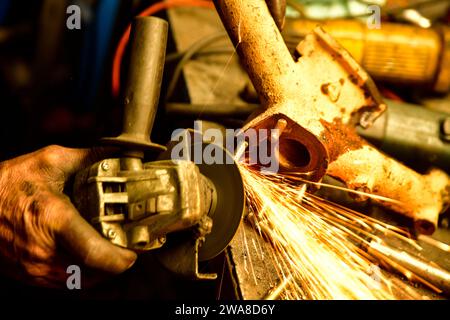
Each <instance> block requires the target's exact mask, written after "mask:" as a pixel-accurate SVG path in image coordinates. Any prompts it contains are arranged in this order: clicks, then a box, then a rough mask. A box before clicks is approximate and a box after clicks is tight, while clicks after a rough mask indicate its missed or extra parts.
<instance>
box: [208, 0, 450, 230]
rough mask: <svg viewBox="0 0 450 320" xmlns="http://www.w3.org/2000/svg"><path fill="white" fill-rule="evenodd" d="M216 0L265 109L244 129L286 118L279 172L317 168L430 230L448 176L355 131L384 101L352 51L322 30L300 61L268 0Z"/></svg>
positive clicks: (305, 44) (316, 174) (444, 198)
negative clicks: (409, 162)
mask: <svg viewBox="0 0 450 320" xmlns="http://www.w3.org/2000/svg"><path fill="white" fill-rule="evenodd" d="M214 3H215V5H216V8H217V11H218V12H219V15H220V17H221V19H222V22H223V24H224V26H225V28H226V29H227V31H228V34H229V35H230V38H231V39H232V41H233V43H234V45H235V46H236V48H237V52H238V54H239V56H240V58H241V60H242V63H243V65H244V66H245V68H246V69H247V72H248V74H249V76H250V79H251V80H252V82H253V85H254V86H255V89H256V91H257V92H258V94H259V96H260V99H261V103H262V105H263V107H264V109H265V110H264V111H263V112H262V113H260V114H257V115H254V116H253V117H252V118H251V119H250V120H249V122H248V123H247V124H246V125H245V126H244V128H243V129H244V130H246V129H249V128H255V129H259V128H264V129H272V128H275V127H276V125H277V123H279V120H280V119H283V120H285V121H286V123H287V125H286V127H285V128H284V130H283V133H282V134H281V136H280V141H279V143H280V168H281V170H287V171H296V172H303V173H308V172H311V173H312V174H311V175H310V179H312V180H316V181H317V180H320V179H321V178H322V177H323V175H324V174H325V173H326V172H327V173H328V174H330V175H331V176H334V177H337V178H339V179H340V180H342V181H344V182H345V183H346V184H347V185H348V186H349V187H350V188H355V189H362V190H364V191H367V192H368V193H373V194H376V195H381V196H384V197H387V198H391V199H393V200H396V202H395V203H393V202H383V204H384V205H386V206H389V207H390V208H391V209H393V210H395V211H397V212H399V213H402V214H404V215H407V216H409V217H411V218H412V219H413V220H414V221H415V222H416V226H417V229H418V231H419V232H421V233H426V234H430V233H432V232H433V231H434V229H435V228H436V224H437V220H438V216H439V213H440V211H441V210H442V209H443V207H444V205H445V203H447V202H448V185H449V178H448V176H447V175H446V174H445V173H443V172H442V171H438V170H435V171H433V172H432V173H431V174H430V175H428V176H422V175H420V174H418V173H416V172H415V171H413V170H411V169H409V168H407V167H406V166H404V165H402V164H400V163H398V162H396V161H395V160H393V159H391V158H389V157H387V156H385V155H384V154H381V153H380V152H379V151H378V150H376V149H375V148H374V147H372V146H370V145H369V144H368V143H367V142H366V141H365V140H363V139H361V138H360V137H359V136H358V135H357V134H356V132H355V128H354V127H353V126H354V125H356V124H359V125H361V126H363V127H368V126H370V125H371V124H372V122H373V121H374V120H375V119H376V118H377V117H378V116H379V115H380V114H381V113H382V112H383V111H384V110H385V108H386V105H385V104H384V103H383V102H382V100H381V99H380V95H379V93H378V91H377V89H376V87H375V85H374V83H373V81H372V80H371V78H370V77H369V76H368V75H367V73H366V72H365V71H364V70H362V69H361V67H360V66H359V65H358V64H357V63H356V62H355V60H354V59H353V58H352V57H351V56H350V55H349V54H348V52H347V51H345V50H344V49H343V48H342V47H341V46H340V45H339V44H338V43H337V42H336V41H334V40H333V39H332V38H331V37H330V36H329V35H328V34H326V33H325V32H324V31H323V30H322V29H321V28H316V29H314V30H313V31H312V33H310V34H308V35H307V36H306V37H305V40H304V41H302V42H301V43H300V44H299V46H298V47H297V53H298V56H299V58H298V59H294V57H292V56H291V54H290V53H289V50H288V48H287V47H286V45H285V43H284V41H283V38H282V36H281V34H280V32H279V30H278V28H277V26H276V24H275V22H274V21H273V19H272V18H271V15H270V12H269V9H268V7H267V5H266V3H265V1H264V0H245V1H241V0H215V1H214Z"/></svg>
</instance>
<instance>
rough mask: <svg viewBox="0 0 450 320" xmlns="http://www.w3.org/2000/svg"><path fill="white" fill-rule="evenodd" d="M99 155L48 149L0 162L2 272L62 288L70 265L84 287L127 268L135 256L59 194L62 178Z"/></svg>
mask: <svg viewBox="0 0 450 320" xmlns="http://www.w3.org/2000/svg"><path fill="white" fill-rule="evenodd" d="M105 152H106V151H105V150H104V149H69V148H63V147H59V146H49V147H46V148H43V149H41V150H38V151H36V152H33V153H30V154H27V155H23V156H20V157H18V158H15V159H11V160H8V161H4V162H2V163H0V272H1V273H2V274H4V275H7V276H10V277H12V278H14V279H16V280H20V281H21V282H24V283H27V284H32V285H40V286H46V287H59V288H65V287H66V281H67V278H68V276H70V274H68V273H66V270H67V267H68V266H69V265H72V264H76V265H78V266H80V268H81V276H82V277H81V279H82V285H84V286H91V285H92V284H94V283H96V282H97V281H98V280H99V279H103V278H105V277H106V276H108V275H110V274H118V273H121V272H123V271H125V270H127V269H128V268H130V267H131V265H132V264H133V263H134V261H135V260H136V254H135V253H134V252H132V251H129V250H126V249H122V248H119V247H117V246H114V245H113V244H111V243H110V242H108V241H107V240H105V239H103V238H102V237H101V235H100V234H99V233H98V232H97V231H96V230H95V229H94V228H93V227H92V226H90V225H89V223H88V222H86V221H85V220H84V219H83V218H82V217H81V215H80V213H79V212H78V211H77V210H76V209H75V207H74V206H73V205H72V203H71V202H70V200H69V198H68V197H67V196H66V195H64V194H63V189H64V186H65V184H66V182H67V181H68V179H69V178H70V177H71V176H73V175H74V174H75V173H76V172H77V171H79V170H81V169H83V168H84V167H86V166H88V165H90V164H93V163H94V162H96V161H98V160H100V159H102V158H105V157H107V156H108V154H105Z"/></svg>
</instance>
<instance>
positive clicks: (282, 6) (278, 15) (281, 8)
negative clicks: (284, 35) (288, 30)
mask: <svg viewBox="0 0 450 320" xmlns="http://www.w3.org/2000/svg"><path fill="white" fill-rule="evenodd" d="M266 2H267V6H268V7H269V11H270V13H271V14H272V17H273V19H274V20H275V23H276V24H277V27H278V29H280V30H282V29H283V26H284V19H285V16H286V0H266Z"/></svg>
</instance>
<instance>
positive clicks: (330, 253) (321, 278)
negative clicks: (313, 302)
mask: <svg viewBox="0 0 450 320" xmlns="http://www.w3.org/2000/svg"><path fill="white" fill-rule="evenodd" d="M239 167H240V170H241V173H242V177H243V180H244V184H245V187H246V196H247V200H248V201H247V202H248V207H249V215H248V217H247V220H248V221H250V222H251V223H252V224H253V225H254V227H255V229H256V230H257V232H258V233H259V234H260V235H261V236H262V237H263V238H264V239H266V240H267V241H269V242H270V243H271V247H272V248H273V255H272V259H273V262H274V264H275V267H276V269H277V272H278V276H279V278H280V283H281V284H280V286H281V287H280V286H279V287H278V288H277V290H278V291H279V294H278V297H279V298H283V299H396V298H398V297H399V293H401V297H402V298H413V299H418V298H421V296H419V295H418V294H415V293H414V292H413V291H412V290H411V289H410V288H409V286H408V285H406V284H405V283H404V282H402V281H397V279H395V280H394V279H392V276H391V277H389V276H387V275H386V273H385V272H383V271H381V269H380V267H379V266H382V265H390V266H391V267H392V264H390V263H389V260H388V259H387V258H386V259H384V258H383V256H382V255H379V254H377V255H376V256H375V255H371V254H369V253H368V251H367V250H366V248H367V247H368V246H369V244H370V242H371V241H377V242H379V243H382V240H381V239H380V238H378V236H377V234H378V235H380V234H389V235H391V236H395V237H399V238H402V239H403V240H405V241H408V242H412V240H411V239H409V238H408V237H407V234H406V233H405V232H404V231H402V230H400V229H398V228H395V227H393V226H390V225H387V224H384V223H382V222H380V221H377V220H374V219H372V218H370V217H367V216H365V215H363V214H361V213H358V212H355V211H352V210H350V209H347V208H344V207H342V206H339V205H337V204H334V203H331V202H328V201H326V200H324V199H321V198H319V197H317V196H314V195H312V194H309V193H308V192H306V185H305V184H304V183H298V182H299V181H295V178H292V177H287V176H281V175H273V174H272V175H268V174H263V173H261V172H260V171H258V170H256V169H252V168H251V167H250V166H248V165H246V164H244V163H240V164H239ZM401 271H402V272H403V273H404V274H405V273H407V272H406V271H405V270H401ZM407 276H408V274H407ZM409 276H411V275H409Z"/></svg>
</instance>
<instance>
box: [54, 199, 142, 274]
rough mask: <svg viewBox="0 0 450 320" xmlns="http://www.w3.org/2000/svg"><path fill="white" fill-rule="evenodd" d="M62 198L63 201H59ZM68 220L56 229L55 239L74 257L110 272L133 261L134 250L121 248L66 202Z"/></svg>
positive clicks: (121, 270) (127, 265)
mask: <svg viewBox="0 0 450 320" xmlns="http://www.w3.org/2000/svg"><path fill="white" fill-rule="evenodd" d="M61 201H64V200H61ZM64 206H65V207H66V211H67V212H68V211H70V214H69V216H70V219H67V221H65V223H64V225H62V226H60V227H59V228H58V231H57V233H56V235H57V237H58V240H60V241H61V242H62V244H63V245H64V247H65V248H66V249H67V250H68V251H69V252H70V253H72V254H73V255H74V256H75V257H77V258H78V259H79V260H81V262H82V263H83V265H85V266H87V267H90V268H93V269H97V270H102V271H106V272H109V273H113V274H118V273H122V272H123V271H125V270H127V269H129V268H130V267H131V266H132V265H133V264H134V262H135V260H136V258H137V256H136V253H134V252H133V251H130V250H126V249H123V248H120V247H118V246H115V245H113V244H112V243H111V242H109V241H107V240H106V239H104V238H103V237H102V236H101V235H100V234H99V233H98V232H97V231H96V230H95V229H94V228H93V227H92V226H91V225H90V224H89V223H88V222H86V220H84V219H83V218H82V217H81V216H80V214H79V213H78V212H77V211H76V209H75V207H74V206H73V205H72V204H71V203H70V202H69V201H65V204H64Z"/></svg>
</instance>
